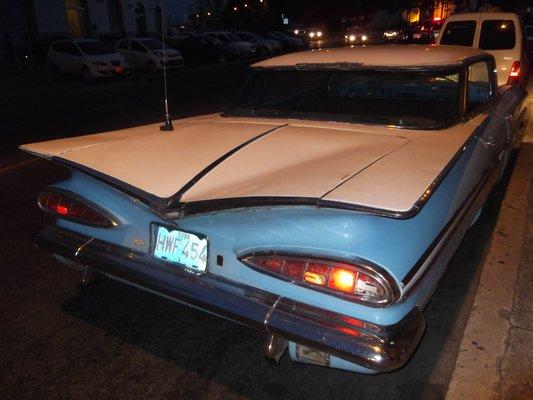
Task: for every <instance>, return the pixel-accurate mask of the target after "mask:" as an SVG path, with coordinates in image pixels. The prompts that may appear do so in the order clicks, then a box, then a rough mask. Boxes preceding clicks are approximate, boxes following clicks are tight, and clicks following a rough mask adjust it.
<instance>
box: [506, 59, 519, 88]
mask: <svg viewBox="0 0 533 400" xmlns="http://www.w3.org/2000/svg"><path fill="white" fill-rule="evenodd" d="M519 78H520V61H513V64H512V65H511V69H510V71H509V83H511V82H516V81H517V80H518V79H519Z"/></svg>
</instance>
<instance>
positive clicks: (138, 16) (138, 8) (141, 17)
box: [135, 3, 147, 35]
mask: <svg viewBox="0 0 533 400" xmlns="http://www.w3.org/2000/svg"><path fill="white" fill-rule="evenodd" d="M135 24H136V26H137V34H139V35H146V32H147V29H146V11H145V9H144V6H143V5H142V4H141V3H137V4H136V5H135Z"/></svg>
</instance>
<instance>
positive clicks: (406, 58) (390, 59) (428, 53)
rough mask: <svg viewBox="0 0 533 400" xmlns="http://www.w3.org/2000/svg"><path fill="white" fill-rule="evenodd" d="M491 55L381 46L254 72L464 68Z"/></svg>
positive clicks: (289, 59)
mask: <svg viewBox="0 0 533 400" xmlns="http://www.w3.org/2000/svg"><path fill="white" fill-rule="evenodd" d="M482 55H488V53H486V52H484V51H482V50H478V49H474V48H471V47H464V46H434V45H418V44H415V45H377V46H360V47H342V48H336V49H315V50H308V51H302V52H298V53H291V54H286V55H283V56H280V57H274V58H270V59H267V60H264V61H261V62H258V63H256V64H254V65H252V67H254V68H275V67H294V66H296V65H298V64H337V63H347V64H360V65H361V66H364V67H432V66H436V67H437V66H453V65H461V64H462V63H464V62H465V61H467V60H468V59H469V58H473V57H477V56H482Z"/></svg>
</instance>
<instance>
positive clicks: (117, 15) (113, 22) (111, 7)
mask: <svg viewBox="0 0 533 400" xmlns="http://www.w3.org/2000/svg"><path fill="white" fill-rule="evenodd" d="M107 9H108V14H109V26H110V27H111V30H112V31H113V32H117V33H121V32H123V31H124V16H123V15H122V4H121V3H120V1H118V0H108V1H107Z"/></svg>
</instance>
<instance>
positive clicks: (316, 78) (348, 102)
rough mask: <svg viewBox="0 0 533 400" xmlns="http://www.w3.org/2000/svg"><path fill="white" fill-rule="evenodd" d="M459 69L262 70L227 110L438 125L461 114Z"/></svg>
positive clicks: (411, 125)
mask: <svg viewBox="0 0 533 400" xmlns="http://www.w3.org/2000/svg"><path fill="white" fill-rule="evenodd" d="M459 93H460V85H459V74H458V73H457V72H449V73H444V72H441V73H439V72H419V71H395V72H374V71H336V70H333V71H332V70H317V71H301V70H288V71H261V72H257V73H256V74H254V75H253V76H252V78H251V79H250V81H249V82H248V83H247V85H246V86H245V88H244V90H243V91H242V93H241V96H240V97H239V99H238V100H237V102H236V103H235V104H234V105H233V107H232V108H231V109H230V110H229V111H228V112H227V114H228V115H233V116H245V117H273V118H280V117H282V118H284V117H285V118H295V119H311V120H313V119H314V120H326V121H340V122H360V123H366V124H378V125H396V126H403V127H407V128H417V129H434V128H440V127H443V126H447V125H450V124H451V123H453V122H454V121H456V120H457V118H458V116H459Z"/></svg>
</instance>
